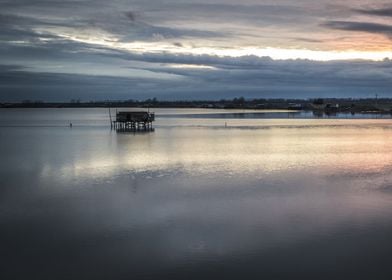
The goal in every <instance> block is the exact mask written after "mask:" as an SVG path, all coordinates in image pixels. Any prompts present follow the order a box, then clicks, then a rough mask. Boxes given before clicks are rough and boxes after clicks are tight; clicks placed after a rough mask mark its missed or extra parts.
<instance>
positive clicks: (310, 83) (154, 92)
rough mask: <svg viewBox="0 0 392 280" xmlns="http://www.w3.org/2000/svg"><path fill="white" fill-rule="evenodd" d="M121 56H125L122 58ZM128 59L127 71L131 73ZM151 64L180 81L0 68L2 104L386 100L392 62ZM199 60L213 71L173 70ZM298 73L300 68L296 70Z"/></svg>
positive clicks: (159, 59) (175, 60)
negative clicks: (241, 98) (376, 94)
mask: <svg viewBox="0 0 392 280" xmlns="http://www.w3.org/2000/svg"><path fill="white" fill-rule="evenodd" d="M124 58H125V56H124ZM135 58H137V57H136V56H130V57H128V59H129V62H130V66H129V67H130V69H136V68H135V67H132V66H131V65H132V64H134V63H133V61H135V60H131V59H135ZM139 61H148V62H150V63H151V61H154V62H155V63H152V64H147V65H145V66H142V67H141V69H142V70H144V71H149V72H151V73H155V74H157V77H159V75H160V74H162V75H167V74H169V75H173V76H176V77H182V78H181V79H160V78H151V77H148V78H147V77H145V78H126V77H115V76H105V75H100V76H96V75H88V74H82V75H76V74H66V73H42V72H40V73H37V72H31V70H29V69H22V68H20V67H17V66H4V67H0V72H1V74H0V84H1V90H2V92H3V94H2V96H1V99H2V100H3V101H15V100H23V99H34V98H35V99H44V100H69V99H70V98H80V99H82V100H90V99H101V100H102V99H128V98H136V99H144V98H148V97H154V96H155V97H158V98H160V99H219V98H231V97H235V96H239V95H243V96H245V97H250V98H256V97H298V98H307V97H316V96H329V97H332V96H345V97H368V96H370V95H371V94H373V93H374V92H375V91H377V92H379V93H380V94H381V95H382V96H388V95H390V94H392V93H391V91H390V90H391V88H392V62H391V61H390V60H385V61H384V62H370V61H345V62H343V61H332V62H315V61H307V60H286V61H284V60H283V61H274V60H271V59H269V58H257V57H238V58H225V57H217V56H212V57H207V56H200V57H199V56H197V57H193V58H192V57H190V56H182V57H181V56H170V55H162V54H161V55H155V56H150V57H148V56H146V55H143V56H139ZM192 61H193V64H194V65H198V64H197V62H199V63H201V62H203V63H204V64H205V65H209V66H211V67H213V68H211V69H210V68H206V69H204V68H177V67H175V68H173V67H172V66H173V65H174V66H175V65H179V64H180V65H182V63H191V62H192ZM299 69H300V70H299Z"/></svg>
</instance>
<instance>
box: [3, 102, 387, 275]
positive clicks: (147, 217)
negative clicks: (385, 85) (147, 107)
mask: <svg viewBox="0 0 392 280" xmlns="http://www.w3.org/2000/svg"><path fill="white" fill-rule="evenodd" d="M155 111H156V113H157V121H156V123H155V128H156V129H155V131H154V132H152V133H145V134H133V133H125V134H124V133H122V134H121V133H116V132H114V131H111V130H110V128H108V124H109V122H108V112H107V110H104V109H88V110H86V109H43V110H0V155H1V161H0V179H1V184H0V240H1V241H0V242H1V247H0V248H1V253H0V256H1V258H2V260H1V262H0V278H1V279H56V280H57V279H267V280H268V279H391V276H392V266H391V265H390V253H391V252H392V240H391V238H392V120H391V119H344V118H340V119H335V118H334V119H328V118H327V119H310V118H307V117H305V118H303V117H302V118H299V119H296V118H292V116H288V117H290V118H289V119H284V118H283V115H287V114H288V113H287V112H266V113H269V114H272V116H274V119H269V118H266V117H265V115H263V116H259V115H257V114H256V113H255V112H249V114H248V112H245V113H246V114H243V113H244V112H243V111H230V112H229V113H230V114H229V115H224V114H225V113H227V112H226V111H210V110H171V109H167V110H155ZM255 114H256V115H255ZM276 114H277V115H276ZM360 117H363V116H360ZM69 122H72V123H73V128H72V129H71V128H69V127H67V126H68V124H69ZM225 123H226V125H227V127H225Z"/></svg>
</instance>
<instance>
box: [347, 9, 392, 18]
mask: <svg viewBox="0 0 392 280" xmlns="http://www.w3.org/2000/svg"><path fill="white" fill-rule="evenodd" d="M354 11H355V12H358V13H361V14H365V15H374V16H382V17H392V7H388V8H381V9H354Z"/></svg>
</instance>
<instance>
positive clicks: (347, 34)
mask: <svg viewBox="0 0 392 280" xmlns="http://www.w3.org/2000/svg"><path fill="white" fill-rule="evenodd" d="M0 7H1V9H0V101H2V102H19V101H23V100H36V101H38V100H42V101H69V100H71V99H80V100H82V101H90V100H126V99H139V100H140V99H147V98H153V97H156V98H157V99H159V100H185V99H187V100H189V99H194V100H200V99H203V100H205V99H210V100H213V99H222V98H234V97H239V96H244V97H246V98H313V97H354V98H357V97H361V98H362V97H374V96H375V95H376V94H378V96H381V97H392V4H391V2H390V1H384V0H379V1H376V0H373V1H366V0H346V1H337V0H328V1H327V0H319V1H314V0H298V1H293V0H273V1H272V0H266V1H260V0H258V1H256V0H242V1H234V0H204V1H190V0H148V1H147V0H111V1H108V0H0Z"/></svg>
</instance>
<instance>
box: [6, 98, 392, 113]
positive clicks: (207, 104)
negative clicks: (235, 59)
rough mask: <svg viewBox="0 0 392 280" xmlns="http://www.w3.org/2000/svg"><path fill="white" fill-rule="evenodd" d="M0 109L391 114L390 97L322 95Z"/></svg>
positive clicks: (10, 105) (22, 104) (24, 104)
mask: <svg viewBox="0 0 392 280" xmlns="http://www.w3.org/2000/svg"><path fill="white" fill-rule="evenodd" d="M0 108H205V109H253V110H257V109H276V110H279V109H280V110H296V111H321V112H327V113H328V112H329V113H334V112H336V113H343V112H345V113H368V114H371V113H375V114H391V113H392V98H380V99H378V98H377V99H376V98H366V99H351V98H325V99H245V98H243V97H240V98H234V99H230V100H226V99H225V100H218V101H217V100H190V101H186V100H178V101H158V100H157V99H155V98H154V99H147V100H143V101H138V100H126V101H90V102H82V101H79V100H73V101H71V102H43V101H29V100H26V101H23V102H15V103H0Z"/></svg>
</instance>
